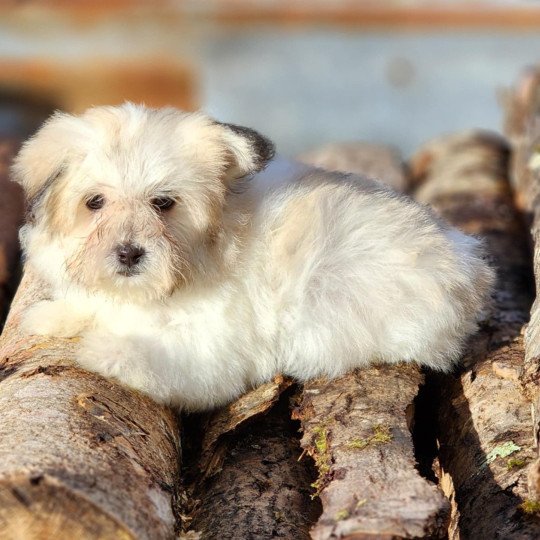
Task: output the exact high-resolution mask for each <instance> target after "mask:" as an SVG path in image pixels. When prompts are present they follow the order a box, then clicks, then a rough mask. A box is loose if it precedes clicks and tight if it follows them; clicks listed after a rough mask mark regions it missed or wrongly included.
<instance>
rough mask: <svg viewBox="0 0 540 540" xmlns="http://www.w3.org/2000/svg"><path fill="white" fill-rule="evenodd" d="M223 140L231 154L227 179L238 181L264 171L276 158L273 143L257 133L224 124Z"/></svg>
mask: <svg viewBox="0 0 540 540" xmlns="http://www.w3.org/2000/svg"><path fill="white" fill-rule="evenodd" d="M217 123H218V125H220V126H221V127H222V128H223V138H224V140H225V145H226V147H227V151H228V153H229V159H230V164H229V168H228V169H227V178H228V179H229V180H236V179H238V178H242V177H244V176H247V175H250V174H254V173H257V172H259V171H262V170H263V169H264V168H265V167H266V165H267V164H268V162H269V161H270V160H271V159H272V158H273V157H274V154H275V148H274V144H273V143H272V141H270V140H269V139H267V138H266V137H264V136H263V135H261V134H260V133H258V132H257V131H255V130H254V129H250V128H247V127H243V126H237V125H235V124H222V123H220V122H217Z"/></svg>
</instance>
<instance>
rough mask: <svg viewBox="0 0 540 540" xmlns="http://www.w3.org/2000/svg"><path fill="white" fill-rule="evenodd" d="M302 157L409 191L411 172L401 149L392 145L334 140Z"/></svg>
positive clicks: (336, 169)
mask: <svg viewBox="0 0 540 540" xmlns="http://www.w3.org/2000/svg"><path fill="white" fill-rule="evenodd" d="M298 159H299V160H300V161H304V162H305V163H309V164H311V165H315V166H316V167H321V168H323V169H327V170H329V171H342V172H348V173H354V174H360V175H362V176H367V177H369V178H374V179H376V180H380V181H381V182H383V183H385V184H388V185H389V186H391V187H393V188H394V189H395V190H397V191H407V189H408V187H409V186H408V176H407V174H405V173H406V171H405V165H404V163H403V159H402V158H401V155H400V153H399V152H398V151H397V150H396V149H395V148H393V147H391V146H384V145H381V144H373V143H368V142H349V143H333V144H328V145H327V146H323V147H322V148H317V149H316V150H312V151H310V152H304V153H303V154H301V155H300V156H298Z"/></svg>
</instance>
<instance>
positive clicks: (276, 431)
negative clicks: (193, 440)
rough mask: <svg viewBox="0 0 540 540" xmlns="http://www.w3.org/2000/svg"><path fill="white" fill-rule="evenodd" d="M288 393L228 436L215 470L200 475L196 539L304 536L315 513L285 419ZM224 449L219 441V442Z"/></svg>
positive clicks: (306, 472) (304, 465) (304, 467)
mask: <svg viewBox="0 0 540 540" xmlns="http://www.w3.org/2000/svg"><path fill="white" fill-rule="evenodd" d="M288 400H289V393H285V394H283V395H282V397H281V399H280V401H279V402H278V404H277V405H276V406H274V407H272V409H271V410H270V411H269V412H268V413H267V414H265V415H264V416H262V417H259V418H257V419H254V420H252V421H251V422H250V423H249V424H248V425H247V426H244V427H243V428H236V430H235V433H234V437H230V438H228V441H227V445H226V452H224V453H223V454H222V455H223V459H222V460H220V461H221V465H220V468H219V470H214V473H213V474H212V475H210V474H208V472H207V471H206V472H203V477H202V478H200V479H199V485H198V486H197V487H196V489H195V491H194V497H195V498H198V497H200V498H201V502H200V504H199V506H198V507H197V508H196V509H195V511H194V513H193V520H192V523H191V528H192V530H193V531H197V532H199V533H200V537H201V539H205V540H206V539H209V540H210V539H215V540H222V539H223V540H236V539H238V538H242V539H246V540H251V539H253V540H265V539H272V538H286V539H295V540H302V539H306V540H307V539H308V538H309V528H310V526H311V524H312V523H313V521H314V520H315V519H316V518H317V515H318V514H319V505H318V503H317V501H313V500H312V499H311V497H310V495H311V492H312V490H311V487H310V484H311V482H312V473H311V470H310V464H309V463H308V462H306V460H301V461H300V460H299V457H300V455H301V449H300V445H299V442H298V436H297V428H298V426H296V425H295V424H293V423H291V421H290V417H289V403H288ZM222 445H223V442H222Z"/></svg>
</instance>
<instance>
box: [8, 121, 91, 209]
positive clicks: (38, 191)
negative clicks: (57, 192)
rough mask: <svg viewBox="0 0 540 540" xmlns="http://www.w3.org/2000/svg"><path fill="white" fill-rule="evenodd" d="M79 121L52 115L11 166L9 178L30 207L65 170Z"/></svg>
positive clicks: (25, 145) (27, 142)
mask: <svg viewBox="0 0 540 540" xmlns="http://www.w3.org/2000/svg"><path fill="white" fill-rule="evenodd" d="M79 122H80V121H79V120H78V119H77V118H76V117H74V116H72V115H69V114H65V113H59V112H57V113H55V114H54V115H53V116H51V117H50V118H49V119H48V120H47V121H46V122H45V123H44V124H43V126H42V127H41V128H40V129H39V130H38V132H37V133H36V134H35V135H34V136H32V137H31V138H30V139H28V141H26V142H25V143H24V144H23V146H22V148H21V150H20V151H19V153H18V155H17V157H16V158H15V160H14V162H13V165H12V167H11V177H12V179H13V180H14V181H15V182H17V183H19V184H21V186H22V187H23V188H24V191H25V193H26V196H27V199H28V201H29V202H30V204H31V205H32V203H33V202H34V201H36V199H41V198H42V197H43V195H44V194H45V192H46V191H47V190H48V189H49V188H50V187H51V186H52V185H53V184H54V182H55V180H56V179H57V178H58V176H59V175H60V173H61V172H62V171H63V170H64V168H65V167H66V164H67V162H68V158H69V156H70V154H72V150H73V148H74V145H75V141H76V139H77V132H78V131H80V129H77V128H78V124H79Z"/></svg>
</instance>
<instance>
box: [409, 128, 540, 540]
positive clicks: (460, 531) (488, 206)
mask: <svg viewBox="0 0 540 540" xmlns="http://www.w3.org/2000/svg"><path fill="white" fill-rule="evenodd" d="M508 156H509V151H508V147H507V145H506V143H505V141H504V140H503V139H501V138H500V137H498V136H496V135H493V134H483V133H481V132H480V133H478V132H477V133H468V134H463V135H460V136H452V137H448V138H442V139H440V140H437V141H434V142H432V143H430V144H428V145H427V146H426V147H425V148H423V149H422V150H421V151H420V152H419V153H418V154H417V155H416V156H415V157H414V158H413V163H412V166H411V169H412V170H413V171H417V173H418V185H419V187H418V190H417V191H416V196H417V198H418V199H419V200H420V201H422V202H425V203H429V204H431V205H433V206H434V207H435V208H436V210H437V211H438V212H439V213H440V214H441V215H442V216H443V217H444V218H445V219H446V220H448V221H449V222H450V223H452V224H453V225H455V226H457V227H459V228H460V229H462V230H464V231H465V232H468V233H472V234H478V235H480V236H482V237H483V238H485V239H486V244H487V248H488V251H489V254H490V256H491V257H492V258H493V261H494V265H495V267H496V269H497V274H498V283H497V286H496V290H495V293H494V298H493V309H492V311H491V313H490V314H489V316H487V319H486V320H485V321H484V322H483V324H482V325H481V329H480V331H479V333H478V334H477V335H476V336H474V337H473V338H472V339H471V341H470V343H469V345H468V352H467V354H466V355H465V357H464V359H463V361H462V364H461V366H460V368H459V370H458V372H457V373H456V374H454V375H449V376H440V377H438V378H437V382H438V388H439V396H440V404H439V414H438V423H439V433H438V440H439V445H440V452H439V460H440V466H441V469H442V486H443V487H444V488H445V490H446V492H447V495H448V496H449V497H450V498H451V500H452V502H453V516H452V522H451V528H450V534H449V536H450V538H451V539H454V538H466V539H468V538H470V539H476V538H478V539H480V538H482V539H483V538H504V539H518V538H519V539H522V538H523V539H524V538H530V539H533V538H539V537H540V523H539V522H538V520H537V519H536V518H535V517H534V516H532V515H529V514H530V513H531V512H532V513H534V511H535V506H534V502H533V501H530V500H529V495H528V493H527V473H526V468H525V467H524V466H525V465H526V464H527V463H528V462H530V461H531V459H532V457H533V455H534V452H533V448H532V439H531V414H530V403H529V402H528V400H527V399H526V397H525V396H524V395H523V393H522V389H521V385H520V381H519V376H520V373H521V370H522V368H523V361H524V345H523V336H522V334H521V331H522V328H523V325H524V324H525V322H526V321H527V319H528V314H529V308H530V305H531V302H532V298H533V293H532V287H531V275H530V259H529V252H528V249H527V241H526V230H525V228H524V223H523V221H522V220H521V216H520V215H519V213H518V212H517V211H516V209H515V207H514V205H513V197H512V192H511V189H510V185H509V181H508Z"/></svg>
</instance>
